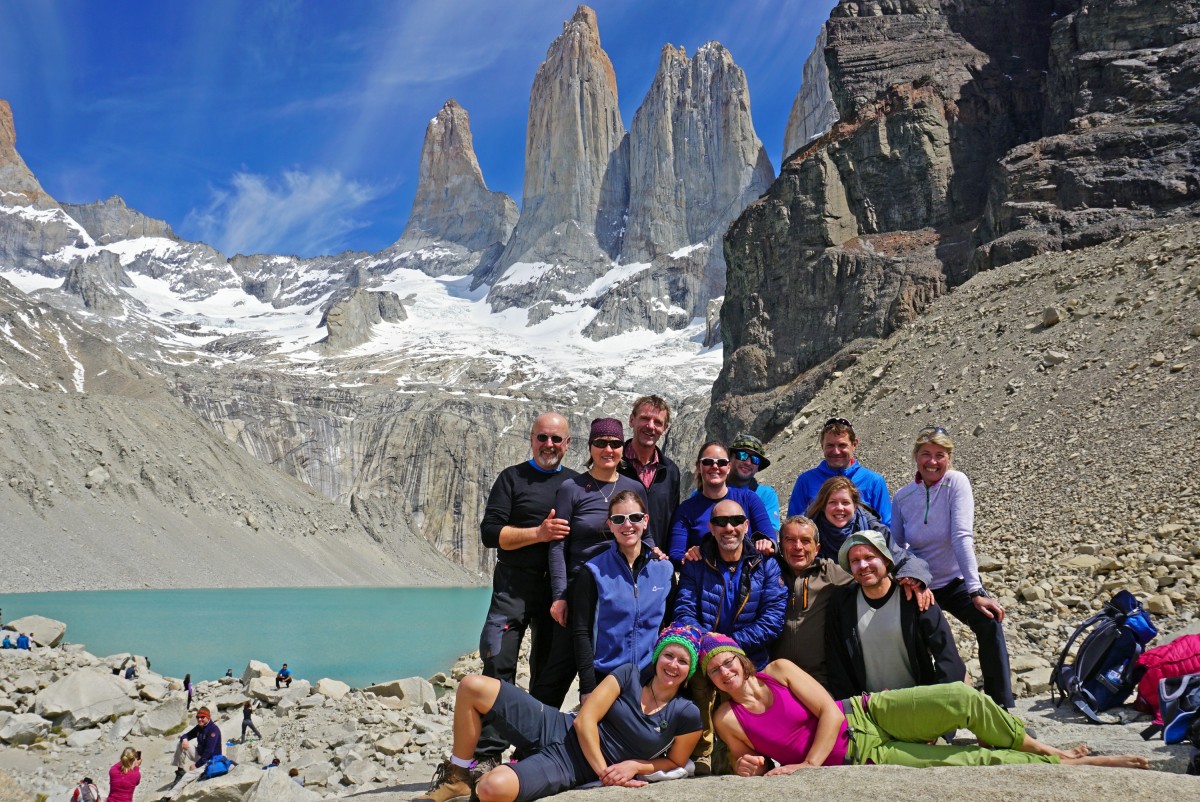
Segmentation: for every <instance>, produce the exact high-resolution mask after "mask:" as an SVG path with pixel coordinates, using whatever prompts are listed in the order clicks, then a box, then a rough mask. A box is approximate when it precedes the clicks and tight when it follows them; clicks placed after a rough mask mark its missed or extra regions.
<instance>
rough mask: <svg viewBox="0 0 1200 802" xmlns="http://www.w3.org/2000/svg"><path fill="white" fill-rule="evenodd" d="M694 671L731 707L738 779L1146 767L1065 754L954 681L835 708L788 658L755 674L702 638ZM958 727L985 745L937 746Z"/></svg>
mask: <svg viewBox="0 0 1200 802" xmlns="http://www.w3.org/2000/svg"><path fill="white" fill-rule="evenodd" d="M700 655H701V657H700V671H701V676H706V677H707V678H708V679H709V681H711V682H712V683H713V685H714V686H716V687H717V689H719V690H721V691H723V692H724V693H726V694H728V695H729V701H728V702H725V703H724V704H722V705H721V706H720V707H719V708H717V712H716V713H715V714H714V715H713V723H714V724H715V725H716V728H717V734H718V735H720V736H721V740H723V741H724V742H725V743H726V744H727V745H728V746H729V754H730V758H731V759H732V760H733V761H734V770H735V772H736V773H737V774H738V775H740V776H742V777H755V776H761V775H764V774H766V775H780V774H792V773H794V772H795V771H797V770H799V769H806V768H812V767H819V766H842V765H846V764H853V765H866V764H877V765H894V766H908V767H910V768H924V767H927V766H993V765H1001V764H1015V763H1067V764H1070V765H1089V766H1115V767H1120V768H1131V769H1145V768H1149V766H1150V762H1149V761H1148V760H1147V759H1146V758H1144V757H1141V756H1138V755H1104V756H1092V755H1089V754H1088V748H1087V747H1086V746H1083V745H1082V744H1081V745H1079V746H1077V747H1075V748H1074V749H1070V750H1064V749H1058V748H1056V747H1053V746H1050V745H1049V744H1045V743H1042V742H1041V741H1038V740H1036V739H1035V738H1033V737H1032V736H1030V735H1029V734H1028V733H1027V732H1026V730H1025V724H1024V722H1022V721H1021V720H1020V719H1019V718H1017V717H1016V716H1013V715H1012V714H1011V713H1009V712H1008V711H1007V710H1005V709H1004V708H1002V707H1000V706H999V705H997V704H996V703H995V702H994V701H992V700H991V699H990V698H989V697H987V696H985V695H984V694H982V693H980V692H979V691H976V690H974V689H972V688H968V687H967V686H966V685H964V684H963V683H961V682H952V683H950V684H949V685H923V686H919V687H916V688H904V689H903V690H895V691H881V692H879V693H872V694H869V695H866V694H864V695H862V696H852V697H850V698H849V699H843V700H842V701H836V700H835V699H834V698H833V697H832V696H830V695H829V692H828V691H826V690H825V689H824V688H823V687H821V684H820V683H819V682H817V681H816V680H815V679H813V678H812V677H810V676H809V675H808V674H805V673H804V672H803V671H801V670H800V669H799V668H797V667H796V666H795V665H794V664H792V663H790V662H789V661H787V660H776V661H774V662H772V663H771V664H770V665H768V666H767V667H766V669H764V670H763V671H761V672H758V671H756V670H755V668H754V663H753V662H751V661H750V659H749V658H748V657H746V653H745V652H743V651H742V649H741V647H740V646H738V645H737V642H736V641H734V640H733V639H732V638H728V637H726V636H724V635H720V634H717V633H711V632H710V633H708V634H707V635H705V636H704V637H703V638H702V639H701V645H700ZM960 727H965V728H967V729H969V730H970V731H971V732H972V733H974V734H975V736H976V737H977V738H978V739H979V741H980V742H981V743H986V744H989V746H987V747H983V746H974V745H970V746H967V745H964V746H938V745H936V744H934V743H933V741H935V740H937V738H938V737H939V736H940V735H941V734H942V733H945V732H949V731H951V730H955V729H958V728H960Z"/></svg>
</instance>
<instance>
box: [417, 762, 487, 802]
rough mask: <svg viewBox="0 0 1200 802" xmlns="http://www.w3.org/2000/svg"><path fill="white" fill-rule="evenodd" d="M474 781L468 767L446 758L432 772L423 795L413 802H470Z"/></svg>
mask: <svg viewBox="0 0 1200 802" xmlns="http://www.w3.org/2000/svg"><path fill="white" fill-rule="evenodd" d="M474 790H475V781H474V779H473V778H472V777H471V772H470V770H469V769H464V768H463V767H462V766H456V765H454V764H453V763H451V762H450V761H449V760H448V759H447V760H444V761H442V762H441V763H440V764H439V765H438V767H437V769H436V770H434V772H433V781H432V782H430V783H429V790H428V791H426V792H425V795H424V796H418V797H416V798H415V799H414V800H413V802H420V801H421V800H425V802H470V799H471V797H472V796H473V795H474Z"/></svg>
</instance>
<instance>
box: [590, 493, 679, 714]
mask: <svg viewBox="0 0 1200 802" xmlns="http://www.w3.org/2000/svg"><path fill="white" fill-rule="evenodd" d="M652 520H653V519H652V518H651V517H650V516H649V515H648V514H647V512H646V502H645V501H644V500H643V499H642V498H641V497H640V496H638V494H637V493H633V492H630V491H628V490H624V491H622V492H620V493H617V494H616V495H615V496H613V497H612V500H611V501H609V503H608V531H609V532H610V533H611V534H612V537H613V542H612V543H611V544H610V545H609V547H608V548H607V549H605V550H604V551H602V552H600V554H598V555H596V556H595V557H593V558H592V559H590V560H588V561H587V562H586V563H584V566H583V570H581V571H580V572H579V575H578V576H577V577H576V578H575V590H574V593H573V594H572V595H571V631H572V636H573V638H574V642H575V664H576V665H577V666H578V667H579V698H580V700H584V699H586V698H587V697H588V694H590V693H591V692H592V691H594V690H595V689H596V685H598V684H599V683H600V682H602V681H603V680H604V678H605V677H606V676H608V675H609V674H611V673H612V672H613V671H614V670H615V669H616V668H617V666H621V665H624V664H626V663H632V664H633V665H635V666H637V668H638V670H639V671H642V670H644V669H645V668H646V667H647V666H649V665H650V659H651V657H652V655H653V652H654V646H655V643H656V642H657V640H658V631H659V629H660V628H661V627H662V624H663V619H664V618H665V617H666V614H667V599H668V597H669V596H670V595H671V586H672V585H673V584H674V580H675V569H674V568H673V567H672V566H671V562H670V561H669V560H659V559H656V558H655V556H654V553H653V552H652V551H651V549H650V546H649V544H647V543H646V542H645V540H644V539H643V538H644V537H645V536H646V529H647V527H648V526H649V525H650V523H651V521H652Z"/></svg>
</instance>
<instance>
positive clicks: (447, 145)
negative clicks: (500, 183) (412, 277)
mask: <svg viewBox="0 0 1200 802" xmlns="http://www.w3.org/2000/svg"><path fill="white" fill-rule="evenodd" d="M516 222H517V204H516V203H515V202H514V201H513V199H512V198H510V197H508V196H507V195H505V194H504V193H503V192H491V191H489V190H488V188H487V183H486V182H485V181H484V180H483V171H482V170H480V169H479V161H478V160H477V159H476V158H475V146H474V143H473V141H472V137H471V124H470V119H469V118H468V115H467V111H466V109H464V108H463V107H462V106H460V105H459V104H458V102H457V101H455V100H453V99H451V100H447V101H446V103H445V105H443V106H442V108H441V110H440V111H438V113H437V115H436V116H435V117H434V118H433V119H431V120H430V121H429V125H428V126H427V127H426V129H425V142H424V144H423V145H422V147H421V166H420V170H419V172H418V177H417V192H416V195H415V196H414V197H413V205H412V213H411V215H410V216H409V218H408V225H406V226H405V228H404V233H403V234H401V236H400V239H399V241H398V242H397V243H396V245H395V250H400V251H418V250H421V249H422V248H430V247H431V246H433V247H438V248H450V249H452V250H454V251H455V255H456V257H458V258H456V259H455V260H454V261H455V265H447V264H445V263H444V262H445V260H444V259H434V260H430V259H425V260H421V259H418V260H415V261H414V263H413V266H416V267H418V268H419V269H427V270H428V271H430V272H431V273H432V272H434V271H436V274H439V275H440V274H445V273H447V272H449V273H458V274H461V273H467V272H470V271H471V270H473V269H475V268H476V267H477V266H478V265H479V253H480V252H491V258H492V259H493V260H494V259H495V256H496V255H497V254H498V253H499V249H500V248H502V247H503V246H504V243H505V242H507V241H508V237H509V235H510V234H511V233H512V229H513V226H514V225H516ZM461 250H465V251H466V252H467V253H466V254H462V253H458V251H461ZM410 261H411V260H410Z"/></svg>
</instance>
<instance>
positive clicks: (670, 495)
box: [617, 395, 680, 552]
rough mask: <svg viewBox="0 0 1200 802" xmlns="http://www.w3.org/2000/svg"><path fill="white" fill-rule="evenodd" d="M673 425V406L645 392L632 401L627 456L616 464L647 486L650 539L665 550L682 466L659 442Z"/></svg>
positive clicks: (677, 498) (624, 454)
mask: <svg viewBox="0 0 1200 802" xmlns="http://www.w3.org/2000/svg"><path fill="white" fill-rule="evenodd" d="M670 428H671V408H670V407H669V406H667V402H666V401H665V400H663V399H662V398H659V397H658V396H656V395H644V396H642V397H641V398H639V399H637V400H636V401H634V402H633V411H632V412H630V413H629V431H630V436H629V439H628V440H626V441H625V451H624V452H623V456H624V459H623V460H622V461H621V464H620V465H619V466H618V467H617V470H618V471H620V472H621V473H622V474H624V475H625V476H628V477H629V478H630V479H637V480H638V481H639V482H641V483H642V486H643V487H645V488H646V498H647V500H648V501H649V502H650V508H649V509H648V510H647V512H649V513H650V538H651V539H652V540H653V541H654V544H655V545H656V546H658V548H659V549H661V550H662V551H664V552H666V551H667V548H668V546H669V543H670V537H671V519H672V518H673V517H674V516H675V508H676V507H678V506H679V486H680V478H679V466H677V465H676V464H675V463H674V462H672V461H671V459H670V458H669V457H668V456H667V455H666V454H665V453H663V451H662V449H661V448H659V446H658V442H659V440H661V439H662V438H663V437H664V436H665V435H666V434H667V430H668V429H670Z"/></svg>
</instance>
